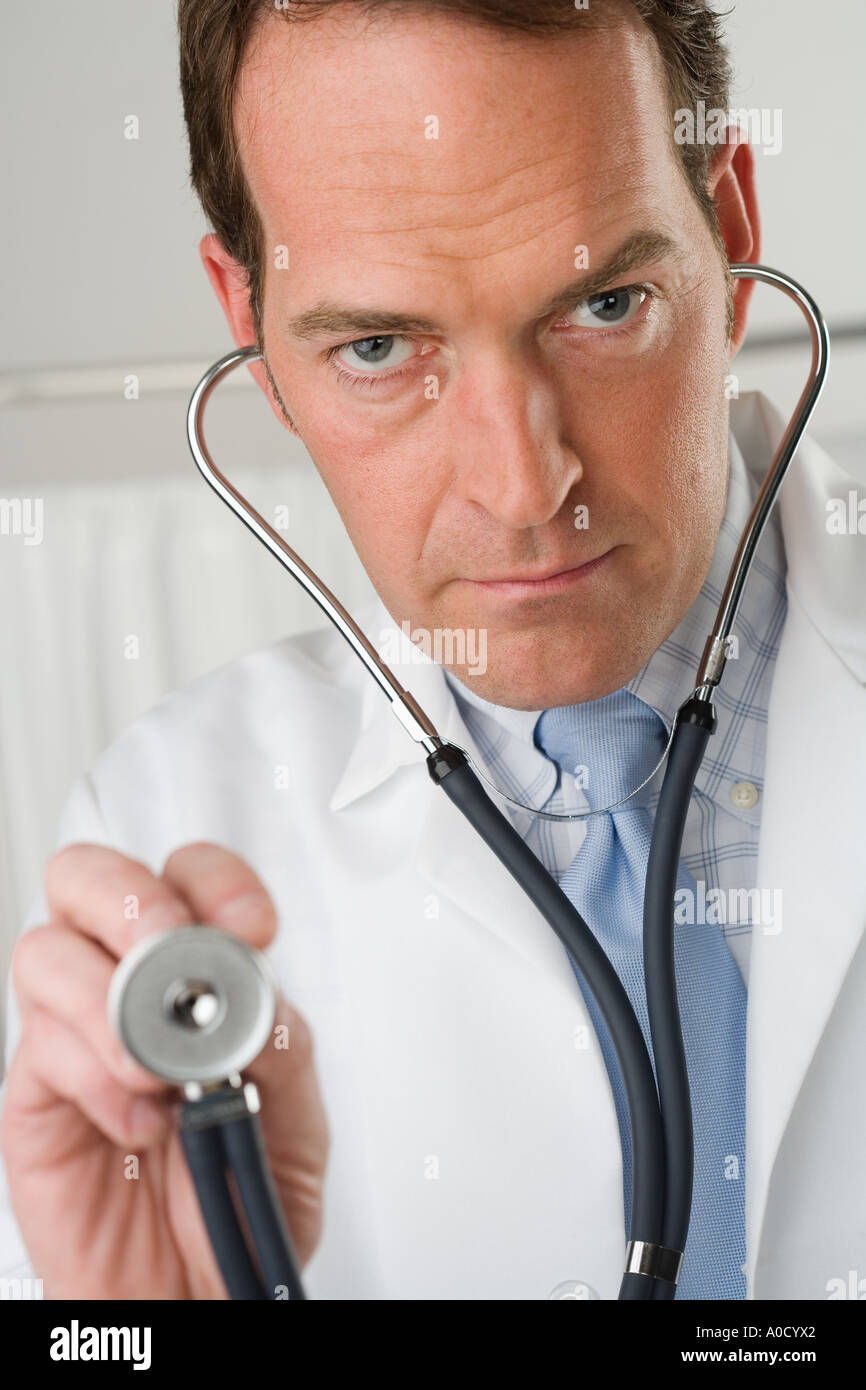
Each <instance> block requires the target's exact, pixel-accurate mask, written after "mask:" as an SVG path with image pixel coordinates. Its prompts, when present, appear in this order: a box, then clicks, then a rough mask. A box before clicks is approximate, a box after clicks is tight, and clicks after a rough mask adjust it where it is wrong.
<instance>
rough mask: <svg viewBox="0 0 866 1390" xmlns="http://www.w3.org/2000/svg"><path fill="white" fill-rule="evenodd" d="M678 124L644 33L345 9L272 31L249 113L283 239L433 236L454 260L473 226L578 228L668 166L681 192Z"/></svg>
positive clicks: (251, 68) (507, 231) (244, 145)
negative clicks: (582, 216) (367, 19)
mask: <svg viewBox="0 0 866 1390" xmlns="http://www.w3.org/2000/svg"><path fill="white" fill-rule="evenodd" d="M668 124H669V116H668V112H667V109H666V106H665V92H664V81H663V75H662V73H661V68H660V61H659V60H658V55H657V53H656V52H655V47H654V42H653V40H652V38H651V36H650V35H649V34H648V31H646V30H645V29H644V28H643V27H642V26H640V25H639V24H638V23H637V22H636V21H635V22H634V23H631V24H629V23H626V24H617V25H615V26H609V27H607V28H604V29H593V30H587V31H586V32H580V33H574V34H570V35H568V36H567V37H565V38H556V39H544V40H539V39H535V38H531V37H529V36H525V35H521V34H512V33H507V34H505V33H501V32H499V31H496V30H491V29H489V28H487V27H485V28H481V27H480V26H477V25H470V24H467V23H465V22H461V21H459V20H457V19H455V18H454V17H448V18H445V17H443V16H436V15H429V14H426V13H425V14H423V15H422V14H417V13H414V12H413V14H412V15H405V16H404V15H403V14H402V13H401V14H400V15H399V17H397V16H396V15H394V14H391V15H390V18H389V22H388V23H386V24H383V25H381V26H378V25H375V24H374V25H372V26H370V25H369V24H367V25H361V24H359V22H358V16H357V15H354V16H353V15H352V14H351V12H350V11H349V7H346V6H339V7H338V8H337V9H336V10H335V11H334V12H333V13H332V14H329V15H327V16H326V17H325V18H324V19H323V20H316V21H315V22H314V23H306V22H305V23H303V24H301V25H292V24H291V23H286V22H285V20H281V19H280V18H279V17H277V16H273V17H270V18H269V19H268V20H267V21H265V22H264V23H263V24H262V26H261V28H260V30H259V32H258V34H257V35H256V37H255V39H254V41H253V44H252V46H251V49H250V51H249V53H248V55H247V60H246V61H245V64H244V68H243V70H242V73H241V76H240V79H239V84H238V93H237V100H236V107H235V126H236V131H237V135H238V142H239V146H240V149H241V156H242V159H243V162H244V168H245V170H246V173H247V177H248V179H249V182H250V186H251V191H252V194H253V197H254V199H255V202H256V205H257V207H258V208H259V211H260V213H261V215H262V216H263V218H264V221H265V224H266V226H267V227H268V228H269V229H270V230H271V231H272V232H274V234H275V235H276V236H277V238H278V239H279V238H280V237H284V236H286V235H287V234H288V231H289V228H291V229H292V231H293V232H294V233H295V235H296V236H298V237H299V238H301V239H303V238H304V236H305V235H310V234H313V235H318V236H325V237H327V236H328V235H333V236H334V237H335V238H337V239H338V240H339V239H340V238H341V236H342V233H343V231H345V233H346V234H347V235H352V234H355V235H363V234H364V233H371V234H374V235H385V234H387V233H388V232H391V233H400V232H406V233H409V232H412V231H416V232H418V233H421V234H423V233H424V231H425V228H426V229H429V231H430V233H431V234H432V235H434V236H435V237H436V238H438V239H439V245H440V247H441V249H443V250H444V251H445V253H446V254H448V253H449V252H448V247H447V244H443V243H442V241H441V238H443V237H446V238H447V235H448V233H449V230H453V231H454V232H455V233H457V234H458V235H459V236H460V238H461V244H465V237H466V234H467V233H471V229H472V227H473V226H475V227H478V228H483V229H484V234H485V235H486V234H489V233H490V232H493V231H494V229H495V227H496V225H497V224H498V227H499V232H500V233H501V234H502V239H503V244H507V242H508V240H509V239H512V240H513V239H514V237H515V236H516V237H517V238H518V239H519V237H520V235H521V226H523V225H527V224H528V223H529V222H530V221H531V218H532V211H533V207H535V211H536V215H537V214H538V213H539V212H540V213H541V221H542V222H545V221H548V220H549V219H551V218H556V217H560V216H561V217H562V218H563V219H567V218H568V217H569V216H573V215H574V212H575V211H576V210H578V209H579V208H580V207H581V206H584V207H586V208H587V210H589V209H591V208H593V207H595V208H596V209H598V207H599V205H600V204H602V203H604V201H605V200H607V199H609V198H612V197H615V196H616V195H617V193H618V192H619V193H621V192H622V190H623V189H624V188H625V187H627V186H628V185H629V184H630V183H633V184H639V183H640V184H646V183H647V181H648V180H650V179H652V170H653V168H654V167H655V169H656V177H657V178H658V177H665V176H668V177H669V174H670V163H672V162H673V153H672V149H671V148H669V147H670V146H671V144H672V142H671V140H670V137H669V135H668V130H667V127H668ZM660 127H661V128H660ZM666 135H668V138H665V136H666ZM660 136H661V139H660ZM660 146H661V147H663V148H661V149H660ZM665 154H666V155H667V158H665ZM668 161H670V163H669V162H668ZM312 199H315V203H313V202H312V201H311V200H312ZM571 230H572V229H571V227H569V228H567V229H566V228H564V229H563V234H564V236H566V237H568V236H570V235H571ZM422 239H423V235H422ZM451 250H452V253H457V246H456V245H455V246H454V247H453V248H451ZM468 254H470V255H471V254H473V253H472V251H468Z"/></svg>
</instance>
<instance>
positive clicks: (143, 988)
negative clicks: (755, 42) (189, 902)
mask: <svg viewBox="0 0 866 1390" xmlns="http://www.w3.org/2000/svg"><path fill="white" fill-rule="evenodd" d="M275 1005H276V985H275V981H274V977H273V974H272V972H271V969H270V967H269V965H268V963H267V961H266V960H265V958H264V957H263V956H262V955H260V954H259V952H257V951H255V950H253V949H251V948H250V947H249V946H247V945H245V943H244V942H242V941H240V940H238V938H237V937H235V936H231V935H230V934H229V933H228V932H224V931H221V930H220V929H219V928H218V927H205V926H192V927H178V928H174V929H171V930H169V931H165V932H157V933H155V934H154V935H152V936H148V937H145V938H144V940H142V941H140V942H138V944H137V945H136V946H134V947H133V948H132V950H131V951H129V952H128V953H127V954H126V955H125V956H124V958H123V959H122V960H121V961H120V963H119V965H118V966H117V969H116V970H115V972H114V975H113V976H112V980H111V986H110V989H109V994H108V1011H109V1016H110V1018H111V1021H112V1023H113V1025H114V1027H115V1029H116V1031H117V1033H118V1034H119V1036H120V1038H121V1040H122V1041H123V1044H124V1046H125V1047H126V1049H127V1051H128V1052H130V1053H131V1054H132V1056H133V1057H134V1058H135V1059H136V1061H138V1062H140V1063H141V1065H142V1066H143V1067H145V1068H146V1069H147V1070H148V1071H149V1072H152V1073H153V1075H154V1076H158V1077H160V1078H161V1079H162V1080H163V1081H168V1082H172V1083H173V1084H175V1085H178V1086H182V1085H185V1084H189V1083H198V1084H199V1085H205V1084H208V1083H213V1082H219V1081H223V1080H224V1079H225V1078H227V1077H230V1076H232V1075H234V1074H237V1073H240V1072H241V1071H242V1070H243V1069H244V1068H245V1067H247V1066H249V1064H250V1062H252V1061H253V1060H254V1059H255V1058H256V1057H257V1056H258V1054H259V1053H260V1052H261V1050H262V1048H263V1047H264V1046H265V1043H266V1042H267V1041H268V1039H269V1037H270V1033H271V1029H272V1027H273V1022H274V1013H275Z"/></svg>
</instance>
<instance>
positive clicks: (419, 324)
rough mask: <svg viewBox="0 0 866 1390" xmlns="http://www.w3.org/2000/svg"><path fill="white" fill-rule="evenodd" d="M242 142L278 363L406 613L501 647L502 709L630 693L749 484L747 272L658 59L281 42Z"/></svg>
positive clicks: (358, 37)
mask: <svg viewBox="0 0 866 1390" xmlns="http://www.w3.org/2000/svg"><path fill="white" fill-rule="evenodd" d="M235 119H236V126H237V131H238V135H239V139H240V144H241V153H242V157H243V161H244V168H245V170H246V172H247V177H248V179H249V183H250V187H251V191H252V195H253V197H254V200H255V202H256V205H257V207H258V209H259V212H260V215H261V217H262V219H263V224H264V228H265V245H266V247H267V258H266V278H265V289H264V306H263V335H264V345H265V351H266V355H267V360H268V365H269V369H270V372H271V373H272V376H273V380H274V382H275V384H276V386H277V388H278V390H279V394H280V396H281V398H282V400H283V402H285V405H286V407H287V409H288V411H289V414H290V416H291V419H292V421H293V423H294V425H295V427H296V429H297V431H298V432H299V434H300V436H301V438H302V439H303V441H304V443H305V445H306V446H307V448H308V450H309V452H310V454H311V456H312V458H313V460H314V461H315V464H316V466H317V468H318V469H319V472H320V473H321V475H322V477H323V479H324V481H325V484H326V486H327V487H328V490H329V492H330V494H331V496H332V498H333V500H334V502H335V504H336V506H337V507H338V509H339V511H340V514H341V516H342V518H343V521H344V523H345V525H346V528H347V530H348V532H349V535H350V536H351V538H352V541H353V543H354V545H355V548H356V550H357V551H358V554H359V556H360V558H361V561H362V563H363V564H364V566H365V568H366V570H367V572H368V574H369V575H370V578H371V580H372V582H373V584H374V585H375V587H376V589H377V591H378V593H379V594H380V596H381V598H382V599H383V601H384V603H385V605H386V607H387V608H388V610H389V612H390V614H391V616H392V618H393V619H394V620H395V621H396V622H397V623H398V624H402V623H403V622H405V621H408V622H409V624H410V625H411V628H412V630H415V629H418V628H422V629H425V630H426V632H427V633H428V634H430V638H429V640H430V641H431V643H432V642H433V641H434V638H435V634H436V632H437V630H438V631H439V632H444V631H445V630H449V631H454V630H462V631H463V632H464V633H468V634H473V633H474V634H476V638H475V640H476V641H477V640H478V638H477V634H479V633H480V632H481V631H482V630H483V631H484V632H486V643H487V662H486V670H485V671H484V672H483V674H476V675H471V676H470V675H468V672H467V669H466V665H465V664H464V665H462V666H461V665H460V664H454V666H453V669H454V671H455V674H456V675H457V676H458V677H461V678H462V679H463V680H464V681H465V683H466V684H467V685H469V686H470V687H471V688H472V689H474V690H475V691H476V692H477V693H478V694H480V695H481V696H483V697H484V698H486V699H488V700H492V701H495V702H496V703H499V704H503V705H508V706H511V707H513V708H518V709H539V708H548V707H551V706H555V705H563V704H571V703H574V702H577V701H582V700H591V699H596V698H598V697H600V696H602V695H605V694H608V693H609V692H611V691H613V690H616V689H618V688H619V687H620V686H622V685H623V684H625V683H626V682H627V681H629V680H630V679H631V678H632V676H634V675H635V673H636V672H637V671H638V670H640V668H641V667H642V666H643V664H644V663H645V662H646V661H647V660H648V659H649V657H650V656H651V655H652V653H653V652H654V651H655V650H656V649H657V648H658V647H659V645H660V644H661V643H662V642H663V641H664V639H665V637H667V636H668V634H669V633H670V632H671V631H672V630H673V629H674V627H676V625H677V623H678V622H679V621H680V619H681V617H682V616H683V614H684V613H685V612H686V610H687V609H688V607H689V606H690V604H691V603H692V602H693V600H694V598H695V596H696V594H697V592H698V590H699V588H700V586H701V583H702V582H703V579H704V578H705V576H706V572H707V569H708V567H709V563H710V560H711V557H712V553H713V549H714V546H715V541H716V537H717V533H718V529H719V525H720V522H721V518H722V515H723V512H724V501H725V490H726V478H727V403H726V400H725V394H724V377H725V374H726V372H727V369H728V353H727V348H728V343H727V328H726V299H725V279H724V272H723V267H722V263H721V259H720V257H719V253H718V250H717V248H716V246H715V244H714V242H713V239H712V236H711V234H710V231H709V229H708V227H707V225H706V222H705V221H704V219H703V217H702V215H701V212H700V210H699V208H698V206H697V204H696V202H695V201H694V198H693V196H692V195H691V193H690V191H689V188H688V185H687V183H686V181H685V178H684V176H683V174H682V173H681V171H680V166H679V163H678V161H677V159H676V156H675V153H674V150H673V147H672V140H671V115H670V109H669V102H668V99H667V96H666V91H665V85H664V78H663V71H662V65H661V60H660V58H659V56H658V55H657V53H656V50H655V47H654V43H653V40H652V38H651V36H650V35H649V34H648V33H647V32H646V31H645V30H643V28H642V27H641V26H640V24H639V23H638V21H637V20H633V19H630V18H629V17H628V14H627V13H626V14H625V15H624V20H623V22H622V23H620V24H616V25H615V26H612V27H610V28H608V29H605V30H601V31H588V32H584V33H576V34H573V35H572V34H570V35H568V36H566V37H563V38H556V39H553V40H550V39H545V40H543V41H536V40H534V39H530V38H527V37H526V36H524V35H511V34H502V33H499V32H495V31H491V30H488V29H484V28H480V27H476V26H474V25H467V24H466V23H465V22H463V21H460V20H457V19H454V18H453V17H444V16H443V17H438V16H435V15H430V14H411V15H405V14H401V13H399V12H389V13H388V14H387V15H386V17H385V19H384V20H382V19H381V18H379V17H377V18H375V19H374V21H373V22H372V23H371V22H370V21H369V20H366V21H364V20H362V19H361V18H360V17H359V16H358V14H357V12H353V7H351V6H341V7H339V8H338V9H337V10H335V11H334V12H332V13H331V14H329V15H328V16H327V17H325V18H324V19H322V20H318V21H316V22H314V23H312V24H309V25H303V26H287V25H286V24H285V23H284V22H282V21H280V20H276V19H269V20H268V21H267V22H266V23H265V24H264V25H263V27H262V29H261V30H260V31H259V34H258V36H257V38H256V40H255V42H254V45H253V47H252V48H251V50H250V52H249V54H248V56H247V60H246V62H245V65H244V69H243V72H242V75H241V81H240V84H239V90H238V101H237V107H236V116H235ZM281 245H283V246H286V247H287V248H288V253H289V255H288V262H289V263H288V268H286V269H276V268H275V266H274V255H275V248H277V247H279V246H281ZM580 248H585V251H582V250H581V249H580ZM575 282H583V283H578V285H577V287H576V289H575V288H574V286H575ZM590 282H591V286H590ZM587 286H590V289H591V292H590V293H587V291H586V287H587ZM289 539H290V541H291V540H292V538H291V537H290V538H289ZM300 548H301V550H303V547H302V546H301V547H300ZM551 575H556V576H557V577H556V578H548V577H547V576H551ZM373 638H374V640H375V639H376V634H373ZM469 640H470V643H471V641H472V640H473V639H472V637H471V636H470V638H469ZM445 641H446V642H447V638H446V639H445ZM444 650H447V647H446V648H444ZM454 650H455V651H459V647H455V648H454ZM476 650H477V648H476ZM469 651H470V653H471V651H472V648H471V646H470V648H469ZM446 659H447V657H446ZM468 660H469V664H471V659H468ZM398 674H399V673H398ZM408 683H409V684H410V686H411V676H410V677H409V680H408Z"/></svg>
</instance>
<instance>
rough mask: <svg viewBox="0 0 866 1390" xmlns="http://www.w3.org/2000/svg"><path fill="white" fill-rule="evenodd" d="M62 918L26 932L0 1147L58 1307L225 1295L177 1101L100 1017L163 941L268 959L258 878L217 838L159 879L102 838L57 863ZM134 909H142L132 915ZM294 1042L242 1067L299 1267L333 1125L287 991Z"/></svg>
mask: <svg viewBox="0 0 866 1390" xmlns="http://www.w3.org/2000/svg"><path fill="white" fill-rule="evenodd" d="M45 891H46V898H47V904H48V909H49V917H50V920H49V922H48V923H47V924H46V925H45V926H40V927H36V928H34V929H33V930H32V931H28V932H25V934H24V935H23V936H22V937H21V939H20V941H19V942H18V944H17V946H16V949H15V952H14V955H13V959H12V973H13V979H14V983H15V989H16V993H17V996H18V1001H19V1007H20V1013H21V1036H20V1041H19V1043H18V1047H17V1050H16V1052H15V1055H14V1057H13V1058H12V1061H11V1063H10V1067H9V1074H8V1077H7V1086H6V1101H5V1106H4V1111H3V1124H2V1136H0V1139H2V1148H3V1155H4V1159H5V1163H6V1167H7V1171H8V1176H9V1188H10V1193H11V1198H12V1205H13V1208H14V1210H15V1214H16V1217H17V1220H18V1224H19V1226H20V1229H21V1233H22V1235H23V1237H24V1241H25V1244H26V1246H27V1249H28V1251H29V1254H30V1258H31V1261H32V1264H33V1266H34V1269H35V1271H36V1274H37V1275H38V1276H39V1277H40V1278H41V1279H42V1280H43V1286H44V1292H45V1296H46V1297H47V1298H72V1299H79V1298H95V1299H103V1298H105V1299H126V1298H160V1299H187V1298H189V1299H209V1298H225V1297H226V1292H225V1287H224V1285H223V1281H222V1278H221V1276H220V1272H219V1269H218V1267H217V1264H216V1261H215V1259H214V1256H213V1253H212V1251H211V1248H210V1244H209V1241H208V1239H207V1234H206V1232H205V1228H204V1223H203V1221H202V1218H201V1214H200V1211H199V1207H198V1202H197V1199H196V1194H195V1189H194V1187H193V1185H192V1181H191V1179H190V1177H189V1173H188V1171H187V1168H186V1163H185V1160H184V1157H183V1152H182V1149H181V1146H180V1141H179V1139H178V1136H177V1133H176V1131H175V1128H174V1125H173V1123H172V1113H171V1112H172V1101H173V1100H176V1099H177V1092H176V1091H175V1090H173V1089H172V1088H171V1087H169V1086H166V1085H164V1084H163V1083H162V1082H159V1081H157V1080H155V1079H154V1078H153V1077H152V1076H150V1074H149V1073H148V1072H146V1071H144V1070H143V1068H141V1067H140V1066H139V1065H138V1063H136V1062H134V1061H133V1060H132V1059H131V1058H130V1057H129V1056H128V1055H127V1053H126V1052H125V1050H124V1049H123V1047H122V1045H121V1043H120V1041H119V1039H118V1038H117V1037H116V1036H115V1034H114V1033H113V1031H112V1029H111V1026H110V1024H109V1021H108V1016H107V1013H106V997H107V994H108V986H109V982H110V980H111V976H112V973H113V971H114V968H115V966H116V964H117V961H118V960H119V959H120V957H121V956H123V955H124V954H125V953H126V951H127V950H129V948H130V947H131V946H132V945H134V943H135V942H136V941H139V940H141V938H142V937H143V936H148V935H150V934H151V933H153V932H155V931H163V930H165V929H166V928H170V927H179V926H185V925H189V924H190V923H194V922H203V923H208V924H211V925H213V926H218V927H222V928H223V929H224V930H226V931H229V932H231V933H233V935H235V936H237V937H239V938H240V939H241V940H243V941H245V942H247V943H248V944H249V945H250V946H253V947H256V948H258V949H263V948H264V947H265V946H267V945H268V943H269V942H270V941H271V940H272V939H273V936H274V933H275V931H276V915H275V912H274V908H273V905H272V903H271V901H270V899H269V897H268V895H267V893H266V892H265V890H264V888H263V887H262V884H261V883H260V881H259V880H258V878H257V877H256V875H255V874H254V873H253V871H252V870H251V869H250V868H249V866H248V865H247V864H245V863H244V861H243V860H242V859H240V858H239V857H238V856H237V855H235V854H232V853H231V852H230V851H228V850H226V849H222V848H220V847H219V846H217V845H210V844H193V845H186V846H184V848H182V849H179V850H177V851H175V853H174V854H172V855H171V856H170V858H169V859H168V861H167V863H166V865H165V868H164V870H163V874H162V877H161V878H157V877H155V876H154V875H153V874H152V873H151V872H150V870H149V869H147V868H146V867H145V865H143V864H140V863H138V862H136V861H135V860H132V859H127V858H126V857H125V856H124V855H121V854H118V853H117V852H115V851H114V850H109V849H103V848H101V847H100V846H97V845H88V844H81V845H72V846H69V847H68V848H66V849H63V850H61V851H60V853H59V854H56V855H55V856H54V858H53V859H51V860H50V861H49V864H48V867H47V870H46V878H45ZM134 899H137V903H138V917H137V919H136V920H127V918H126V916H125V915H124V909H125V906H126V905H127V904H128V903H129V902H130V901H131V900H134ZM276 1023H278V1024H285V1025H286V1026H287V1027H288V1032H289V1046H288V1048H282V1049H277V1048H275V1047H273V1046H268V1047H266V1048H265V1049H264V1051H263V1052H262V1053H261V1054H260V1056H259V1057H258V1058H257V1059H256V1061H255V1062H254V1063H253V1064H252V1066H250V1067H249V1068H248V1075H249V1077H250V1078H251V1079H252V1080H253V1081H255V1082H256V1084H257V1086H258V1088H259V1091H260V1093H261V1097H262V1113H261V1121H262V1129H263V1133H264V1139H265V1144H266V1148H267V1153H268V1159H269V1163H270V1166H271V1170H272V1172H273V1176H274V1182H275V1184H276V1187H277V1192H278V1193H279V1196H280V1198H281V1200H282V1204H283V1209H284V1211H285V1215H286V1221H287V1224H288V1227H289V1231H290V1233H291V1236H292V1242H293V1245H294V1248H295V1251H296V1253H297V1256H298V1261H299V1264H300V1265H301V1266H303V1265H304V1264H305V1263H306V1262H307V1261H308V1260H309V1258H310V1256H311V1255H312V1253H313V1251H314V1249H315V1247H316V1244H317V1243H318V1240H319V1236H320V1234H321V1227H322V1186H323V1179H324V1171H325V1163H326V1159H327V1153H328V1142H329V1141H328V1127H327V1121H326V1117H325V1111H324V1107H323V1104H322V1100H321V1096H320V1094H319V1088H318V1084H317V1081H316V1074H315V1070H314V1066H313V1043H312V1037H311V1034H310V1031H309V1028H308V1027H307V1025H306V1023H305V1022H304V1020H303V1019H302V1018H301V1016H300V1015H299V1014H298V1013H296V1012H295V1010H293V1009H292V1008H290V1006H289V1005H288V1004H287V1003H286V1002H285V1000H284V999H282V998H280V999H279V1001H278V1006H277V1018H276Z"/></svg>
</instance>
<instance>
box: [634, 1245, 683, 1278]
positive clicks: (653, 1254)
mask: <svg viewBox="0 0 866 1390" xmlns="http://www.w3.org/2000/svg"><path fill="white" fill-rule="evenodd" d="M682 1265H683V1252H682V1251H681V1250H667V1249H665V1247H664V1246H663V1245H652V1244H651V1243H650V1241H648V1240H630V1241H629V1243H628V1245H627V1246H626V1251H625V1273H626V1274H646V1275H647V1277H648V1278H650V1279H665V1280H667V1282H668V1283H669V1284H675V1283H676V1282H677V1280H678V1279H679V1277H680V1270H681V1269H682Z"/></svg>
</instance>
